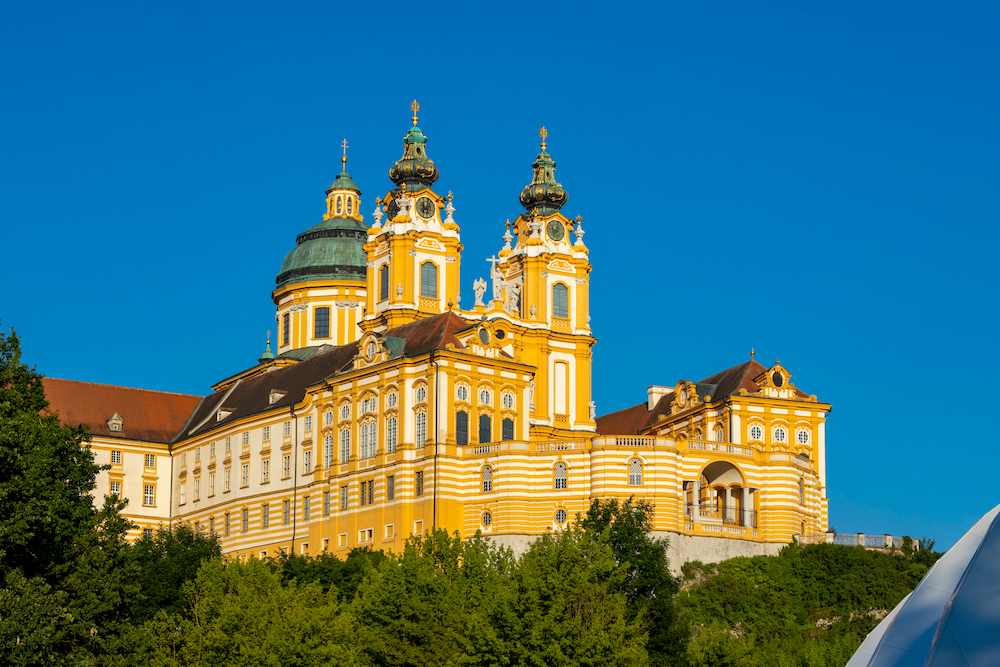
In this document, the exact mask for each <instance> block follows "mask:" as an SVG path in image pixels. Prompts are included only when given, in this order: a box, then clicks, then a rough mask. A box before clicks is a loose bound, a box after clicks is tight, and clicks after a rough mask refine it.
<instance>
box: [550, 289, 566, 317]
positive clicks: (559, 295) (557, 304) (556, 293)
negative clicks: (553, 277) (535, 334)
mask: <svg viewBox="0 0 1000 667" xmlns="http://www.w3.org/2000/svg"><path fill="white" fill-rule="evenodd" d="M552 317H563V318H566V317H569V288H568V287H566V286H565V285H563V284H562V283H556V284H555V285H553V286H552Z"/></svg>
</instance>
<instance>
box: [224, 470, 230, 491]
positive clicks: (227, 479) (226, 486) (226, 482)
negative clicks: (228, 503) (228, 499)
mask: <svg viewBox="0 0 1000 667" xmlns="http://www.w3.org/2000/svg"><path fill="white" fill-rule="evenodd" d="M231 473H232V470H230V469H229V468H226V472H225V474H224V476H223V478H222V491H223V492H224V493H229V489H230V482H231V480H232V475H231Z"/></svg>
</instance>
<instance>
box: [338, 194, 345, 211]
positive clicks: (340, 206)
mask: <svg viewBox="0 0 1000 667" xmlns="http://www.w3.org/2000/svg"><path fill="white" fill-rule="evenodd" d="M343 210H344V198H343V197H341V196H339V195H338V196H337V215H340V214H341V212H342V211H343Z"/></svg>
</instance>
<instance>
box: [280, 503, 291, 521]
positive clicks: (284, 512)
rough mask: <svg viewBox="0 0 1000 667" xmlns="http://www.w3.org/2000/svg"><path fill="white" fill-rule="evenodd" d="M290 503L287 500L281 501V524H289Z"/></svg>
mask: <svg viewBox="0 0 1000 667" xmlns="http://www.w3.org/2000/svg"><path fill="white" fill-rule="evenodd" d="M291 513H292V503H291V501H289V500H283V501H281V523H284V524H288V523H291Z"/></svg>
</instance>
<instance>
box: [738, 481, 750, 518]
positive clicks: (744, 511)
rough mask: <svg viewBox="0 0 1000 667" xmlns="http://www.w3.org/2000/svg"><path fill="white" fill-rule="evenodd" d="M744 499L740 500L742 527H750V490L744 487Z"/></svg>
mask: <svg viewBox="0 0 1000 667" xmlns="http://www.w3.org/2000/svg"><path fill="white" fill-rule="evenodd" d="M742 495H743V497H742V498H741V499H740V513H741V515H742V516H740V525H741V526H749V525H750V488H749V487H746V486H744V487H743V490H742Z"/></svg>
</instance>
